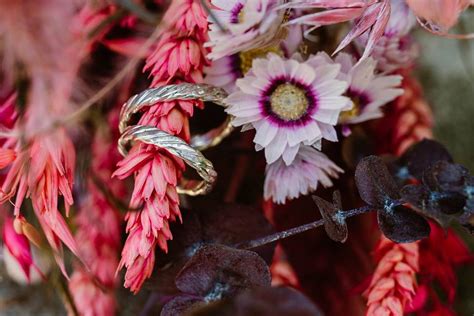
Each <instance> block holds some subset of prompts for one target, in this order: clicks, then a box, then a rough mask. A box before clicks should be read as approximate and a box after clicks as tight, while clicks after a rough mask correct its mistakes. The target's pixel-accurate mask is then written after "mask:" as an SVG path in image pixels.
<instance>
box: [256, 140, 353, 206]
mask: <svg viewBox="0 0 474 316" xmlns="http://www.w3.org/2000/svg"><path fill="white" fill-rule="evenodd" d="M343 172H344V171H343V170H342V169H341V168H339V167H338V166H337V165H336V164H335V163H334V162H332V161H331V160H330V159H329V158H328V157H327V156H326V155H325V154H323V153H322V152H320V151H317V150H316V149H314V148H312V147H309V146H301V147H300V149H299V151H298V154H297V155H296V157H295V160H294V161H293V163H292V164H291V165H289V166H287V165H286V164H285V163H284V161H283V160H282V159H279V160H277V161H276V162H274V163H272V164H269V165H267V168H266V171H265V174H266V175H265V184H264V198H265V199H266V200H268V199H270V198H271V199H272V200H273V202H275V203H278V204H283V203H285V201H286V200H287V199H288V200H289V199H294V198H297V197H299V196H300V195H304V194H308V193H310V192H311V191H315V190H316V189H317V188H318V185H319V183H321V185H322V186H323V187H325V188H328V187H331V186H332V181H331V178H336V179H337V178H338V177H339V173H343Z"/></svg>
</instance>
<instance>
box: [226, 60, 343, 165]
mask: <svg viewBox="0 0 474 316" xmlns="http://www.w3.org/2000/svg"><path fill="white" fill-rule="evenodd" d="M296 57H297V56H295V58H296ZM339 70H340V65H337V64H331V63H329V62H327V61H326V60H325V59H324V58H321V57H320V56H310V57H309V58H308V60H307V61H305V62H300V61H297V60H296V59H283V58H281V57H280V56H278V55H276V54H270V55H269V56H268V58H265V59H263V58H258V59H255V60H254V61H253V64H252V69H251V70H250V71H249V73H248V74H247V75H246V76H245V77H243V78H242V79H239V80H237V87H238V90H237V91H235V92H234V93H232V94H231V95H229V96H228V97H227V98H226V102H227V103H228V104H229V107H228V109H227V110H226V111H227V113H229V114H231V115H233V116H234V119H233V121H232V123H233V125H234V126H242V125H243V126H244V127H245V128H247V127H252V128H254V129H255V130H256V134H255V138H254V142H255V147H256V149H257V150H261V149H265V158H266V160H267V163H273V162H275V161H277V160H278V159H279V158H280V157H281V158H283V161H284V162H285V163H286V164H287V165H289V164H291V162H292V161H293V160H294V159H295V157H296V154H297V153H298V149H299V147H300V145H307V146H312V145H314V146H319V145H320V143H321V140H322V139H323V138H324V139H327V140H330V141H336V140H337V135H336V131H335V129H334V125H336V124H337V120H338V117H339V114H340V112H341V111H342V110H344V109H348V108H350V106H351V105H350V103H349V99H348V98H346V97H344V96H342V94H343V93H344V92H345V91H346V89H347V83H346V82H345V81H341V80H337V79H336V77H337V76H338V75H339Z"/></svg>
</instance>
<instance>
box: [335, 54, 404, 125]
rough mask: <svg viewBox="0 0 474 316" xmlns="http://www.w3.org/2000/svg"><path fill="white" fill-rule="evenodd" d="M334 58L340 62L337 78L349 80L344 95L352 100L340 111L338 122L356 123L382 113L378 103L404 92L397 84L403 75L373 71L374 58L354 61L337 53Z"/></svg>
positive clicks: (374, 117) (376, 116) (346, 55)
mask: <svg viewBox="0 0 474 316" xmlns="http://www.w3.org/2000/svg"><path fill="white" fill-rule="evenodd" d="M326 58H329V57H326ZM335 62H336V63H338V64H340V65H341V74H340V76H339V78H340V79H344V80H346V81H347V82H348V84H349V88H348V89H347V93H346V95H347V96H348V97H349V98H350V99H351V101H352V103H353V104H354V106H353V107H352V109H350V110H349V111H345V112H343V113H342V114H341V117H340V122H341V123H344V124H358V123H361V122H365V121H368V120H373V119H376V118H379V117H382V116H383V112H382V110H381V107H382V106H383V105H385V104H387V103H388V102H390V101H393V100H394V99H395V98H396V97H398V96H400V95H401V94H403V89H400V88H398V87H399V86H400V84H401V82H402V77H401V76H398V75H393V76H385V75H382V74H376V72H375V71H376V67H377V62H376V61H375V60H374V59H373V58H370V57H369V58H367V59H364V60H362V61H360V62H359V63H357V64H356V63H355V58H354V57H352V56H351V55H349V54H346V53H340V54H339V55H338V56H337V57H336V59H335Z"/></svg>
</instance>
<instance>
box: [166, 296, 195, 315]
mask: <svg viewBox="0 0 474 316" xmlns="http://www.w3.org/2000/svg"><path fill="white" fill-rule="evenodd" d="M200 304H204V302H203V300H202V299H200V298H196V297H193V296H186V295H181V296H177V297H175V298H173V299H172V300H171V301H169V302H168V303H166V305H165V306H164V307H163V309H162V310H161V314H160V315H161V316H177V315H183V314H187V312H188V311H189V310H190V309H193V308H197V307H198V306H199V305H200Z"/></svg>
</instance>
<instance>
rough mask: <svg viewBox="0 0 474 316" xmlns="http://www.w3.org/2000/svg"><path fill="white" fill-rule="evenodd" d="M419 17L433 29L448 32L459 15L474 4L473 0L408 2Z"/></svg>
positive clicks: (415, 0) (422, 0) (414, 0)
mask: <svg viewBox="0 0 474 316" xmlns="http://www.w3.org/2000/svg"><path fill="white" fill-rule="evenodd" d="M406 2H407V3H408V5H409V6H410V8H411V9H412V10H413V11H414V12H415V14H416V15H417V16H418V17H419V18H422V19H424V20H425V21H427V22H428V23H429V24H431V25H432V27H433V29H438V30H440V31H448V30H449V29H450V28H451V27H453V26H454V25H455V24H456V23H457V21H458V19H459V15H460V14H461V13H462V12H463V11H464V10H466V9H467V7H469V6H470V5H472V4H473V1H471V0H406Z"/></svg>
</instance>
